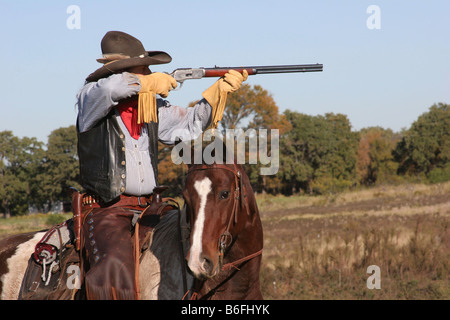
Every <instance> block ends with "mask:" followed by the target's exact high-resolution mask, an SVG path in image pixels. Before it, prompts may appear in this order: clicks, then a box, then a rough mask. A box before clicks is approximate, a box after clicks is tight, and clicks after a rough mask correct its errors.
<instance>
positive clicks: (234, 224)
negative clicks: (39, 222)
mask: <svg viewBox="0 0 450 320" xmlns="http://www.w3.org/2000/svg"><path fill="white" fill-rule="evenodd" d="M183 197H184V201H185V206H184V208H183V209H182V210H181V211H178V212H177V213H172V214H166V215H164V216H163V217H162V218H161V221H160V222H159V223H158V224H157V225H156V227H155V229H154V233H153V236H152V241H151V243H150V246H149V250H147V251H145V252H144V254H143V255H142V257H141V259H140V260H141V261H140V265H139V286H140V292H141V295H140V297H141V299H178V300H179V299H187V298H190V299H211V300H231V299H233V300H242V299H252V300H260V299H262V298H263V296H262V293H261V289H260V282H259V272H260V265H261V259H262V248H263V229H262V224H261V220H260V216H259V210H258V206H257V203H256V199H255V195H254V193H253V189H252V187H251V185H250V181H249V179H248V176H247V175H246V173H245V171H244V170H243V168H242V166H241V165H239V164H236V162H233V163H232V164H220V163H213V164H205V163H202V164H192V165H189V166H188V173H187V176H186V180H185V187H184V189H183ZM44 234H45V230H44V231H40V232H31V233H27V234H19V235H14V236H10V237H7V238H5V239H3V240H1V241H0V300H4V299H17V298H18V294H19V291H20V286H21V283H22V280H23V277H24V274H25V271H26V267H27V264H28V261H29V259H30V256H31V255H32V253H33V252H34V247H35V245H36V243H37V242H38V241H39V240H40V239H41V238H42V236H43V235H44ZM180 242H181V243H182V254H180ZM66 278H67V277H66ZM64 298H66V299H74V298H76V296H74V295H65V296H64Z"/></svg>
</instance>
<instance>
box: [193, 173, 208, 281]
mask: <svg viewBox="0 0 450 320" xmlns="http://www.w3.org/2000/svg"><path fill="white" fill-rule="evenodd" d="M211 184H212V182H211V180H209V178H207V177H206V178H204V179H203V180H200V181H195V183H194V188H195V190H196V191H197V193H198V195H199V197H200V208H199V209H198V213H197V219H196V220H195V224H194V234H193V237H192V238H193V240H192V245H191V252H190V254H189V262H188V265H189V268H190V269H191V271H192V272H194V273H195V274H199V273H202V272H204V271H205V270H204V268H203V261H202V260H203V259H201V254H202V237H203V227H204V223H205V207H206V199H207V197H208V194H209V193H210V192H211Z"/></svg>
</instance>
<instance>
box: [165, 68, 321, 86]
mask: <svg viewBox="0 0 450 320" xmlns="http://www.w3.org/2000/svg"><path fill="white" fill-rule="evenodd" d="M229 70H236V71H238V72H240V73H242V72H244V70H247V72H248V75H249V76H252V75H255V74H269V73H292V72H320V71H323V65H322V64H319V63H317V64H296V65H278V66H253V67H229V68H228V67H227V68H222V67H217V66H216V67H214V68H179V69H175V70H174V71H173V72H172V73H170V75H171V76H172V77H174V78H175V80H176V81H177V82H179V83H180V88H181V87H182V86H183V82H184V81H185V80H190V79H201V78H210V77H223V76H224V75H225V73H227V72H228V71H229Z"/></svg>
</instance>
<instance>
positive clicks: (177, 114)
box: [157, 99, 211, 145]
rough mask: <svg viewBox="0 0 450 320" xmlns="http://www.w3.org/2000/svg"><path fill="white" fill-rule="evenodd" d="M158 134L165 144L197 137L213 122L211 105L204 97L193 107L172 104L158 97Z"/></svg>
mask: <svg viewBox="0 0 450 320" xmlns="http://www.w3.org/2000/svg"><path fill="white" fill-rule="evenodd" d="M157 104H158V122H159V124H158V136H159V140H160V141H161V142H162V143H164V144H169V145H170V144H174V143H175V142H176V140H177V138H179V139H181V140H193V139H196V138H197V137H198V136H199V135H200V134H201V133H202V132H203V131H204V130H205V129H206V128H207V127H208V126H209V124H210V123H211V106H210V105H209V103H208V102H207V101H206V99H202V100H200V101H199V102H197V104H196V105H195V106H193V107H190V108H181V107H177V106H172V105H171V104H170V102H169V101H167V100H163V99H158V100H157Z"/></svg>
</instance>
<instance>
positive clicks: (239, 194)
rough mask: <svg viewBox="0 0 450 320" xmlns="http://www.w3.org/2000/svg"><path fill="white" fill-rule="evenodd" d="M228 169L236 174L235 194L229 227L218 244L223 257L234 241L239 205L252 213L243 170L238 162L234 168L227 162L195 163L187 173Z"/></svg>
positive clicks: (220, 256)
mask: <svg viewBox="0 0 450 320" xmlns="http://www.w3.org/2000/svg"><path fill="white" fill-rule="evenodd" d="M211 169H218V170H227V171H230V172H232V173H233V175H234V194H233V211H232V212H231V215H230V218H229V219H228V223H227V227H226V229H225V231H224V232H223V233H222V234H221V235H220V236H219V239H218V241H217V246H218V249H219V258H220V259H223V255H224V252H225V251H226V249H227V248H228V247H229V246H230V245H231V243H233V236H232V235H231V233H230V229H231V226H232V225H233V224H236V223H237V219H238V207H239V204H241V206H242V207H244V208H245V211H246V212H247V214H250V210H249V207H248V202H247V195H246V193H245V188H244V184H243V182H242V175H241V172H240V171H239V170H238V168H237V166H236V164H233V168H231V167H229V166H227V165H225V164H216V163H214V164H212V165H205V164H197V165H193V166H191V167H190V168H189V170H188V172H187V174H188V175H189V174H190V173H192V172H193V171H198V170H211Z"/></svg>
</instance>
